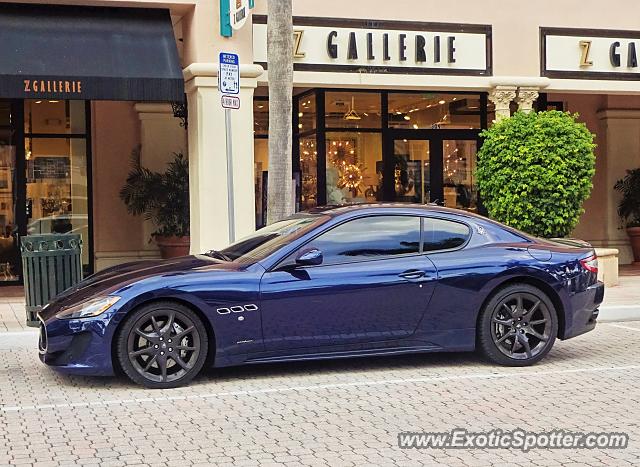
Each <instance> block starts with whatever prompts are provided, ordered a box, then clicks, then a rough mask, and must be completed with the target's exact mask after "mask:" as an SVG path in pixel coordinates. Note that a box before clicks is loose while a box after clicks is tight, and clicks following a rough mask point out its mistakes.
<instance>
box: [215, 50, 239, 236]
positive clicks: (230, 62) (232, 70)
mask: <svg viewBox="0 0 640 467" xmlns="http://www.w3.org/2000/svg"><path fill="white" fill-rule="evenodd" d="M218 89H219V90H220V92H221V93H222V97H221V99H220V103H221V104H222V107H223V108H224V126H225V136H226V143H227V210H228V212H229V242H230V243H233V242H235V239H236V233H235V230H236V229H235V210H234V197H233V147H232V133H231V109H239V108H240V98H239V97H238V96H237V94H240V60H239V59H238V55H237V54H232V53H227V52H220V57H219V61H218Z"/></svg>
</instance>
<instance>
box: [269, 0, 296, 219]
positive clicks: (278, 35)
mask: <svg viewBox="0 0 640 467" xmlns="http://www.w3.org/2000/svg"><path fill="white" fill-rule="evenodd" d="M291 2H292V0H270V1H269V2H267V5H268V20H267V71H268V73H269V168H268V169H269V178H268V183H267V197H268V199H267V223H268V224H271V223H273V222H276V221H278V220H280V219H283V218H284V217H287V216H289V215H291V214H292V213H293V210H294V208H293V183H292V168H291V166H292V155H291V144H292V133H291V107H292V94H293V57H292V51H293V19H292V7H291Z"/></svg>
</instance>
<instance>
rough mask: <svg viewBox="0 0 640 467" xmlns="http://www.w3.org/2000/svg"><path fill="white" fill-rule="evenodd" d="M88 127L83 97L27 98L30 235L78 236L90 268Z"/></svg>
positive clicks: (27, 177) (26, 139) (27, 168)
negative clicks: (76, 99) (62, 98)
mask: <svg viewBox="0 0 640 467" xmlns="http://www.w3.org/2000/svg"><path fill="white" fill-rule="evenodd" d="M85 131H86V117H85V103H84V101H47V100H28V101H25V159H26V177H25V178H26V182H27V216H26V217H27V234H29V235H34V234H48V233H58V234H64V233H74V234H80V236H81V238H82V240H83V242H84V248H83V250H82V256H83V257H82V262H83V265H85V266H88V265H89V200H88V191H87V141H86V136H85V134H84V133H85ZM65 135H73V136H72V137H66V136H65Z"/></svg>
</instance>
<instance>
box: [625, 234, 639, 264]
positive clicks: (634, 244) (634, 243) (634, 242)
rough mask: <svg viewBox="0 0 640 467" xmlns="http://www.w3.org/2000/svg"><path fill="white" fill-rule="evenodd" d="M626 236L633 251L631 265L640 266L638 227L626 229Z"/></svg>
mask: <svg viewBox="0 0 640 467" xmlns="http://www.w3.org/2000/svg"><path fill="white" fill-rule="evenodd" d="M627 235H629V241H630V242H631V249H632V250H633V264H640V227H627Z"/></svg>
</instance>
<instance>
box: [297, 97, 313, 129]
mask: <svg viewBox="0 0 640 467" xmlns="http://www.w3.org/2000/svg"><path fill="white" fill-rule="evenodd" d="M316 124H317V123H316V95H315V94H304V95H302V96H300V99H299V103H298V132H299V133H304V132H307V131H311V130H315V128H316Z"/></svg>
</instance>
